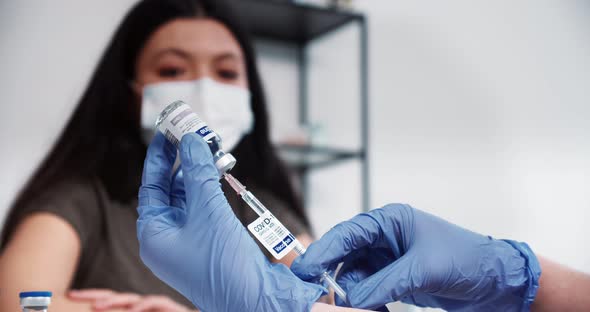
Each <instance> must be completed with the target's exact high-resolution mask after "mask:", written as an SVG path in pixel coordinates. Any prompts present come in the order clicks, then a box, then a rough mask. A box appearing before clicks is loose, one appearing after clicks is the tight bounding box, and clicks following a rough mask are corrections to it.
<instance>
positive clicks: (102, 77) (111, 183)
mask: <svg viewBox="0 0 590 312" xmlns="http://www.w3.org/2000/svg"><path fill="white" fill-rule="evenodd" d="M204 16H206V17H209V18H213V19H216V20H217V21H219V22H221V23H222V24H224V25H225V26H226V27H227V28H228V29H229V30H230V31H231V32H232V34H233V35H234V37H235V38H236V39H237V41H238V43H239V44H240V46H241V48H242V50H243V53H244V56H245V61H246V69H247V75H248V83H249V88H250V92H251V94H252V100H251V103H252V104H251V105H252V111H253V113H254V120H255V121H254V127H253V130H252V132H251V133H250V134H249V135H247V136H245V137H244V138H243V139H242V141H241V142H240V143H239V144H238V146H237V147H236V148H235V149H234V151H232V153H233V154H234V155H235V156H236V158H237V159H239V165H238V166H237V167H236V169H235V171H234V172H233V173H234V174H235V175H236V176H238V177H239V178H241V179H245V180H247V182H248V183H254V184H256V185H258V186H259V187H263V188H265V189H267V190H269V191H270V192H271V193H272V194H274V195H275V196H276V197H278V198H279V199H282V200H283V201H284V202H285V203H286V204H288V205H290V208H291V210H292V211H293V212H294V214H295V215H296V216H298V217H299V218H301V220H302V221H303V222H304V223H305V224H307V223H308V222H307V218H306V216H305V213H304V211H303V208H302V206H301V202H300V199H299V197H298V196H297V195H296V194H295V192H294V190H293V187H292V184H291V183H290V180H289V176H288V173H287V171H286V169H285V166H284V165H283V164H282V163H281V161H280V160H279V158H278V157H277V154H276V151H275V150H274V148H273V146H272V145H271V142H270V137H269V123H268V116H267V110H266V101H265V98H264V92H263V88H262V83H261V80H260V77H259V74H258V70H257V68H256V64H255V55H254V51H253V48H252V45H251V42H250V40H249V38H248V37H247V35H246V33H245V32H244V31H243V28H242V27H240V25H239V24H238V22H237V19H236V18H235V17H234V16H232V15H231V12H230V11H229V10H228V7H227V5H225V4H223V3H222V2H221V1H220V0H144V1H141V2H140V3H138V4H136V5H135V7H134V8H132V9H131V11H130V12H129V13H128V14H127V16H126V17H125V18H124V20H123V22H122V23H121V25H120V26H119V28H118V29H117V31H116V32H115V34H114V36H113V38H112V40H111V42H110V44H109V46H108V47H107V48H106V51H105V52H104V54H103V56H102V59H101V60H100V62H99V63H98V66H97V67H96V69H95V72H94V74H93V76H92V78H91V80H90V83H89V85H88V87H87V89H86V91H85V92H84V94H83V96H82V98H81V100H80V102H79V104H78V106H77V107H76V109H75V111H74V113H73V115H72V117H71V119H70V120H69V122H68V124H67V126H66V127H65V129H64V131H63V133H62V135H61V137H60V138H59V140H58V141H57V143H56V144H55V146H54V147H53V149H52V151H51V152H50V153H49V155H48V156H47V157H46V158H45V160H44V161H43V163H42V164H41V166H40V167H39V169H37V171H36V172H35V174H34V175H33V177H32V178H31V179H30V180H29V182H28V183H27V184H26V185H25V187H24V189H23V190H22V191H21V192H20V194H19V196H18V197H17V199H16V201H15V204H14V205H13V206H12V208H11V212H10V214H9V216H8V218H7V222H8V223H7V224H6V226H5V229H4V235H3V241H5V240H6V238H7V237H6V236H7V235H9V233H10V232H11V231H12V230H13V228H14V227H15V226H16V224H13V223H15V222H16V220H14V219H15V218H14V216H15V215H16V214H17V212H18V209H19V207H25V206H26V205H27V204H29V203H30V200H32V199H34V198H35V197H37V196H38V195H39V194H40V193H41V192H42V191H44V190H46V189H47V188H49V187H50V186H51V185H52V184H54V183H56V181H61V180H63V179H68V178H72V177H75V178H86V179H95V178H98V179H99V180H100V181H101V183H102V184H103V185H104V187H105V188H106V190H107V192H108V194H109V196H110V197H111V199H113V200H116V201H120V202H125V203H128V202H131V200H133V199H134V198H136V196H137V190H138V188H139V184H140V180H141V171H142V165H143V159H144V158H145V153H146V146H145V144H144V143H143V142H142V140H141V135H140V126H139V124H140V123H139V116H140V114H139V111H138V109H139V105H134V104H135V102H136V96H135V95H134V93H133V90H132V88H131V86H130V82H131V81H133V79H134V77H135V63H136V62H135V60H136V58H137V57H138V54H139V52H140V51H141V49H142V48H143V46H144V44H145V42H146V41H147V40H148V38H149V37H150V36H151V35H152V34H153V33H154V32H155V31H156V30H157V29H158V28H159V27H160V26H162V25H163V24H165V23H167V22H170V21H172V20H174V19H177V18H192V17H204Z"/></svg>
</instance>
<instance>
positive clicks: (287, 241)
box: [283, 234, 295, 246]
mask: <svg viewBox="0 0 590 312" xmlns="http://www.w3.org/2000/svg"><path fill="white" fill-rule="evenodd" d="M294 239H295V237H293V235H291V234H289V235H287V236H286V237H285V238H283V242H285V244H287V246H289V245H290V244H291V243H292V242H293V240H294Z"/></svg>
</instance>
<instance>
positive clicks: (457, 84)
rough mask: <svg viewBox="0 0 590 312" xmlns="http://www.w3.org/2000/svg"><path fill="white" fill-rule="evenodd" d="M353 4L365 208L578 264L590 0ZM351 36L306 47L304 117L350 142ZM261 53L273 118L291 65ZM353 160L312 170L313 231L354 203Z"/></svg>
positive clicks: (585, 201) (587, 173)
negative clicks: (412, 209)
mask: <svg viewBox="0 0 590 312" xmlns="http://www.w3.org/2000/svg"><path fill="white" fill-rule="evenodd" d="M356 3H357V7H358V9H359V10H361V11H364V12H366V13H367V15H368V17H369V25H370V64H371V65H370V85H371V90H370V96H371V153H370V154H371V172H372V179H371V191H372V193H371V196H372V205H373V206H374V207H378V206H381V205H384V204H386V203H390V202H407V203H411V204H412V205H414V206H416V207H419V208H421V209H424V210H428V211H430V212H433V213H435V214H437V215H440V216H443V217H444V218H447V219H449V220H451V221H453V222H456V223H458V224H461V225H463V226H465V227H468V228H470V229H473V230H475V231H479V232H482V233H485V234H490V235H493V236H496V237H500V238H513V239H518V240H523V241H526V242H528V243H529V244H530V245H531V246H532V247H533V249H534V250H535V251H537V252H538V253H540V254H544V255H547V256H550V257H552V258H554V259H556V260H558V261H561V262H563V263H565V264H568V265H570V266H573V267H575V268H577V269H581V270H584V271H588V272H590V249H589V248H587V246H590V230H588V229H587V228H586V226H585V221H586V220H587V219H588V216H590V212H589V211H590V122H588V120H590V106H589V105H588V104H589V99H590V95H589V94H588V91H589V90H590V41H589V40H588V38H590V22H588V17H589V16H590V6H589V5H588V4H587V3H586V2H583V1H579V2H575V1H562V2H547V1H545V2H543V1H535V2H532V1H527V2H518V3H513V2H509V1H496V2H486V3H482V2H477V3H474V2H470V1H450V2H449V1H447V2H436V1H420V2H415V1H383V0H366V1H357V2H356ZM357 36H358V29H357V28H356V27H354V26H350V27H347V28H346V29H343V30H341V31H338V32H336V33H334V34H332V35H330V36H327V37H324V38H321V39H320V40H318V41H317V42H315V43H314V45H313V46H312V47H311V48H310V49H309V51H308V56H309V60H310V63H311V65H312V67H311V71H310V75H311V79H310V92H311V96H310V100H311V104H312V109H311V114H312V120H313V122H315V123H320V124H324V125H327V126H326V128H327V130H326V131H324V132H326V133H324V139H327V140H328V141H330V142H333V143H335V144H337V145H339V146H352V147H354V146H355V144H357V143H358V136H355V133H354V131H351V129H358V128H357V126H358V125H356V124H354V121H356V119H355V118H354V117H355V116H354V113H355V112H356V111H355V110H354V104H355V101H356V100H357V99H358V88H357V85H356V80H355V77H356V76H357V75H358V63H357V59H356V58H357V57H358V48H357V47H356V46H355V42H357V41H356V40H357V39H358V37H357ZM262 54H263V57H262V60H265V59H266V58H265V55H264V54H265V51H264V50H262ZM283 55H284V56H286V57H287V60H285V61H284V62H283V63H282V64H283V65H282V67H280V68H282V69H284V68H285V63H288V62H289V61H288V58H289V57H291V56H293V52H292V51H290V52H285V53H284V54H283ZM276 59H277V58H276V55H275V58H274V60H275V61H276ZM261 63H262V65H263V66H262V67H263V72H264V73H268V74H267V77H266V78H267V80H269V81H267V82H268V84H269V85H271V88H269V91H270V93H271V100H272V101H271V102H272V105H275V106H279V107H281V109H276V108H275V110H274V111H273V113H275V114H273V117H275V118H285V117H284V115H280V114H281V113H282V111H283V110H282V107H283V106H285V105H287V104H285V102H291V104H289V105H295V103H296V99H297V93H296V92H295V91H294V90H291V91H290V89H289V88H288V87H284V85H293V86H294V87H295V86H296V81H294V80H293V76H292V75H293V74H292V73H291V74H289V75H287V76H284V77H291V78H290V79H287V80H285V81H281V80H280V79H277V78H278V77H283V76H282V74H281V75H273V70H275V68H277V67H275V66H274V65H275V63H274V62H273V63H272V65H273V66H267V67H265V66H264V65H265V62H264V61H263V62H261ZM292 66H293V68H292V70H295V69H296V68H295V66H294V64H292ZM269 77H270V78H269ZM278 85H282V87H279V88H274V86H278ZM276 90H280V93H279V94H278V95H277V94H276V93H274V94H273V92H274V91H276ZM273 95H274V96H273ZM287 106H288V105H287ZM277 113H279V116H274V115H276V114H277ZM349 121H352V122H353V124H352V125H349V124H348V123H347V122H349ZM282 124H283V123H280V124H278V125H277V124H275V131H276V132H280V128H281V127H280V125H282ZM358 169H359V167H358V164H354V163H351V164H345V165H339V166H337V167H335V168H330V169H328V170H323V171H321V172H318V173H315V174H314V175H313V176H312V189H313V190H314V193H313V194H312V196H311V202H310V203H309V207H308V208H309V209H310V214H311V216H312V217H313V218H314V219H313V220H312V222H313V223H314V227H315V229H316V232H317V233H323V232H324V231H326V230H327V229H329V228H330V226H332V225H333V224H334V223H335V222H337V221H339V219H340V218H346V217H349V216H351V215H353V214H354V213H356V212H357V211H359V210H360V207H359V206H358V203H359V194H358V192H355V190H357V189H358V188H359V184H358V174H359V171H358ZM335 181H336V182H335ZM342 181H346V183H342Z"/></svg>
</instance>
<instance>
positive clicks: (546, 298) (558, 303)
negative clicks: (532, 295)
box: [532, 257, 590, 312]
mask: <svg viewBox="0 0 590 312" xmlns="http://www.w3.org/2000/svg"><path fill="white" fill-rule="evenodd" d="M539 262H540V263H541V270H542V272H543V273H542V274H541V279H540V281H539V292H538V293H537V298H536V299H535V302H534V303H533V306H532V310H533V311H535V312H540V311H541V312H542V311H584V310H587V309H588V308H589V307H590V276H589V275H588V274H584V273H582V272H578V271H575V270H572V269H569V268H567V267H565V266H563V265H560V264H557V263H555V262H553V261H550V260H548V259H545V258H542V257H539Z"/></svg>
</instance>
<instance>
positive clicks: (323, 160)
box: [277, 144, 364, 172]
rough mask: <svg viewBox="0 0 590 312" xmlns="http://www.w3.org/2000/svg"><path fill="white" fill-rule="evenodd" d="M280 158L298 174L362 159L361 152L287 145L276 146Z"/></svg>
mask: <svg viewBox="0 0 590 312" xmlns="http://www.w3.org/2000/svg"><path fill="white" fill-rule="evenodd" d="M277 148H278V150H279V153H280V155H281V158H282V159H283V160H284V161H285V162H286V163H287V165H289V166H290V167H291V168H294V169H295V170H297V171H299V172H305V171H307V170H310V169H319V168H323V167H328V166H331V165H334V164H337V163H339V162H341V161H345V160H349V159H355V158H356V159H361V158H362V157H364V152H363V151H362V150H356V151H355V150H347V149H340V148H333V147H328V146H310V145H288V144H280V145H278V146H277Z"/></svg>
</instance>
